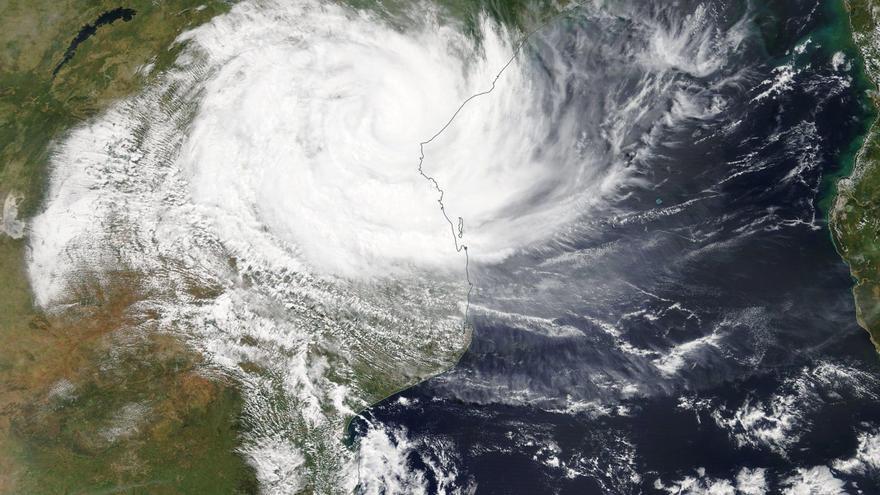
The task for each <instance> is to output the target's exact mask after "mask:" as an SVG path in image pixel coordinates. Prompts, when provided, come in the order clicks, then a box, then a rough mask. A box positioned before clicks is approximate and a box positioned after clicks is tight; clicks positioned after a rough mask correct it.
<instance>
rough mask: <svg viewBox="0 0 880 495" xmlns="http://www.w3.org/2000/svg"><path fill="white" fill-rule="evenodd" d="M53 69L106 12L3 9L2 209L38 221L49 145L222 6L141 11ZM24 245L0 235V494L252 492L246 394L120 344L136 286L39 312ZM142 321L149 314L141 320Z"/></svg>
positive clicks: (193, 366)
mask: <svg viewBox="0 0 880 495" xmlns="http://www.w3.org/2000/svg"><path fill="white" fill-rule="evenodd" d="M122 7H124V8H126V9H133V10H134V11H135V13H134V15H133V16H130V18H129V19H127V20H126V19H124V18H121V19H117V20H115V21H114V22H112V23H105V24H103V25H100V26H97V27H96V28H95V30H94V33H93V34H92V36H90V37H88V38H87V39H84V40H83V41H82V42H81V43H80V44H79V45H78V47H77V49H76V51H75V53H73V54H72V57H70V59H69V60H68V61H66V62H65V63H64V64H63V65H61V67H60V68H59V69H58V71H57V74H55V75H53V71H54V70H55V69H56V68H57V67H58V66H59V64H60V63H61V62H62V60H63V59H64V55H65V53H66V52H67V51H68V47H69V46H70V44H71V42H72V41H73V40H74V38H75V37H76V36H77V35H78V34H79V33H80V31H81V29H83V28H84V26H87V25H93V26H94V25H95V23H96V21H97V20H98V19H99V17H100V16H101V15H102V13H104V12H107V11H111V10H113V9H118V8H120V5H119V4H118V3H117V2H115V1H109V0H66V1H56V0H51V1H50V0H0V207H2V205H3V203H4V201H5V200H6V198H7V197H8V196H9V195H10V194H11V195H14V197H16V198H20V204H19V207H20V212H19V216H20V217H22V218H28V217H30V216H32V215H33V214H34V213H35V212H36V211H38V209H39V206H40V202H41V199H42V198H41V196H42V194H43V191H44V188H45V187H46V178H47V175H48V173H47V164H48V159H49V156H50V153H51V143H52V142H53V141H56V140H58V139H60V138H62V137H63V135H64V133H65V132H66V131H67V130H69V129H71V128H72V127H74V126H76V125H77V124H81V123H83V122H85V121H86V120H87V119H89V118H91V117H93V116H95V115H96V114H98V113H99V112H101V111H102V110H104V109H105V108H107V106H108V105H109V104H110V103H112V102H113V101H115V100H117V99H119V98H122V97H124V96H126V95H129V94H131V93H132V92H134V91H136V90H137V89H139V88H140V87H142V86H143V85H144V84H145V83H147V82H148V81H149V80H150V78H151V77H152V76H153V75H154V74H156V73H157V72H158V71H159V70H161V69H162V67H163V66H167V65H168V64H169V63H171V62H172V61H173V60H174V57H175V50H176V49H175V48H172V45H173V40H174V39H175V38H176V37H177V36H178V34H180V33H181V32H182V31H183V30H185V29H187V28H188V27H191V26H194V25H197V24H200V23H203V22H205V21H206V20H208V19H210V18H211V17H212V16H214V15H216V14H218V13H219V12H222V11H224V10H225V9H227V8H228V5H227V4H226V3H225V2H220V1H214V0H196V1H193V0H175V1H162V0H132V1H130V2H128V3H127V4H124V5H122ZM25 249H26V238H22V239H13V238H12V237H10V236H7V235H4V234H0V287H2V295H0V339H2V341H3V345H2V346H0V493H10V494H13V493H14V494H22V493H27V494H42V493H46V494H59V493H253V492H256V491H257V486H256V480H255V475H254V472H253V469H252V468H251V467H250V466H248V465H247V464H246V463H245V462H244V460H243V459H242V458H241V456H240V455H238V454H237V453H236V448H237V446H238V445H239V443H238V438H239V425H238V418H239V416H240V413H241V398H240V396H239V393H238V390H237V388H236V387H235V384H234V383H230V382H229V381H228V380H227V379H225V378H223V377H217V376H212V375H211V374H210V373H209V372H208V371H207V370H206V369H205V367H204V366H202V364H201V362H202V359H201V357H200V356H199V355H197V354H195V353H194V352H192V351H191V350H190V349H188V348H187V347H185V346H184V345H183V344H182V343H181V342H179V341H177V340H175V339H174V338H172V337H169V336H165V335H161V334H158V333H153V334H140V335H135V334H132V332H127V331H126V330H127V329H129V328H130V327H131V326H133V324H139V325H141V327H143V323H144V322H143V321H136V322H135V321H132V318H133V317H132V316H131V315H130V314H129V312H128V311H127V308H128V307H129V306H130V305H131V304H132V303H133V302H136V301H137V300H138V298H140V297H142V296H143V294H141V293H140V289H139V284H138V280H137V278H138V274H136V273H125V272H120V273H117V274H115V275H114V276H113V277H112V280H111V282H110V284H109V285H107V284H98V283H97V282H95V283H89V282H88V281H83V282H82V284H81V286H80V287H77V288H72V290H71V295H70V297H71V301H73V302H74V303H75V304H73V305H72V306H71V307H70V309H68V310H65V311H63V312H61V313H52V314H44V313H42V312H41V311H39V310H38V309H36V308H34V307H33V303H32V295H31V291H30V287H29V285H28V281H27V278H26V275H25V272H24V256H25ZM138 318H141V319H142V318H144V316H143V315H138Z"/></svg>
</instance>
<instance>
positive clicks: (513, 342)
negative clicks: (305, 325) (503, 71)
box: [350, 0, 880, 494]
mask: <svg viewBox="0 0 880 495" xmlns="http://www.w3.org/2000/svg"><path fill="white" fill-rule="evenodd" d="M682 44H684V45H682ZM682 47H684V48H682ZM672 48H676V50H677V51H676V53H677V54H678V55H676V57H678V58H670V57H666V58H664V57H663V56H662V55H663V54H664V53H667V52H666V51H665V50H667V49H669V50H671V49H672ZM681 54H684V55H681ZM645 57H648V59H651V57H654V59H656V61H657V64H665V65H663V67H661V68H660V69H657V70H654V71H651V70H647V69H640V68H639V67H642V66H644V61H645V60H648V59H646V58H645ZM518 59H519V60H520V61H521V63H523V64H527V65H528V67H529V68H530V69H531V70H532V71H533V73H534V74H544V75H545V76H544V77H546V78H547V80H548V81H549V83H548V84H546V85H545V87H549V88H553V89H552V91H554V92H555V93H553V96H554V98H551V97H550V96H548V98H547V105H548V106H552V105H554V104H557V103H558V102H559V101H561V102H563V104H564V105H567V106H568V108H573V109H574V111H573V112H572V114H571V115H570V116H568V117H566V118H564V119H562V118H561V119H560V122H561V124H560V125H563V123H566V124H565V125H569V124H567V122H569V121H568V120H566V119H570V120H571V122H573V123H571V124H570V125H574V126H576V128H577V129H578V130H579V133H578V135H580V136H581V138H582V139H581V140H579V146H581V147H582V148H583V149H585V150H587V151H586V155H585V156H587V155H588V156H589V158H584V159H594V160H596V161H597V163H605V162H608V163H611V162H615V163H622V164H623V167H624V168H625V169H626V170H628V171H629V172H628V173H631V174H632V176H633V177H635V179H636V180H633V181H631V182H630V183H628V185H627V186H626V188H624V189H623V190H621V191H619V193H618V194H615V195H614V197H613V199H611V200H608V201H604V202H601V203H596V204H591V205H590V207H589V208H585V210H584V211H586V212H587V213H585V214H584V215H582V216H581V217H580V218H579V219H578V221H577V222H576V223H575V224H574V226H572V227H570V228H567V229H566V230H565V231H564V232H561V233H558V234H557V235H556V236H555V237H554V238H553V239H552V240H550V241H548V242H545V243H543V244H541V245H540V246H537V247H534V248H531V249H527V250H524V251H522V252H521V253H519V254H516V255H514V256H510V257H508V258H506V259H504V261H502V262H495V263H490V262H482V263H480V262H476V263H472V266H471V276H472V279H473V280H474V282H475V290H474V293H473V296H472V298H471V301H470V307H469V319H470V323H471V324H472V325H473V340H472V342H471V344H470V347H469V349H468V351H467V352H466V353H465V355H464V356H463V357H462V359H461V361H460V362H459V363H458V365H457V366H456V367H455V368H454V369H452V370H450V371H448V372H446V373H444V374H442V375H440V376H437V377H434V378H432V379H429V380H427V381H426V382H423V383H422V384H420V385H418V386H416V387H413V388H411V389H408V390H405V391H403V392H401V393H399V394H397V395H395V396H393V397H390V398H388V399H386V400H384V401H383V402H381V403H379V404H377V405H375V406H373V407H371V408H370V409H368V410H367V411H365V412H363V413H362V414H361V415H360V416H359V417H358V418H357V419H356V420H355V421H354V422H353V423H352V425H351V427H350V432H351V435H352V437H353V439H354V441H356V442H359V443H360V446H361V453H360V454H359V455H360V460H359V463H360V479H361V482H360V490H361V492H363V493H383V492H387V493H391V492H392V491H393V489H394V487H398V488H401V489H402V490H404V491H410V490H408V489H407V487H409V488H410V489H412V490H411V491H412V492H418V491H420V490H421V491H424V492H427V493H455V492H461V493H469V492H471V491H473V490H476V493H480V494H484V493H485V494H492V493H530V494H531V493H558V494H569V493H570V494H590V493H667V492H672V493H675V492H677V491H678V490H682V492H683V493H703V492H701V491H700V490H709V489H713V488H714V489H719V490H721V489H726V488H730V489H731V490H732V489H733V488H737V489H739V490H741V491H742V492H743V493H764V492H768V493H771V492H772V493H778V492H782V491H784V490H796V489H801V488H804V487H806V488H811V487H812V488H813V489H815V490H819V489H820V488H816V487H824V488H822V489H829V490H832V491H833V490H835V489H838V490H843V491H846V492H850V493H880V482H878V480H877V478H876V473H877V471H876V469H877V467H878V466H877V465H876V463H877V462H878V461H877V458H876V454H877V452H880V450H874V451H873V454H874V455H872V450H871V449H872V448H874V449H880V401H878V397H880V359H878V355H877V353H876V351H875V350H874V348H873V346H872V344H871V342H870V341H869V338H868V335H867V333H866V332H865V331H863V330H862V329H860V328H859V327H858V325H857V323H856V320H855V310H854V307H853V302H852V297H851V294H850V288H851V286H852V280H851V278H850V276H849V272H848V269H847V267H846V265H845V264H844V263H843V262H842V261H841V259H840V257H839V256H838V255H837V253H836V252H835V249H834V246H833V243H832V240H831V237H830V234H829V231H828V224H827V219H826V218H827V212H826V211H825V210H823V208H822V207H820V204H822V205H825V204H827V199H828V198H829V197H830V196H831V195H833V193H834V189H833V184H834V177H836V176H839V175H840V174H842V173H846V170H847V167H849V166H850V164H851V161H852V159H853V155H854V152H855V150H856V149H857V147H858V145H859V144H860V139H861V136H862V135H863V133H864V132H865V130H866V128H867V125H868V122H869V121H870V119H872V118H873V111H872V110H871V108H870V106H869V101H868V98H867V94H866V92H867V90H868V84H867V82H866V78H865V75H864V73H863V68H862V66H861V64H860V62H859V60H858V54H857V51H856V49H855V47H854V46H853V45H852V42H851V39H850V38H849V35H848V33H847V20H846V17H845V12H844V11H843V8H842V5H840V2H816V1H806V0H797V1H787V2H758V3H757V4H747V3H744V2H719V1H714V2H690V1H681V2H675V3H670V2H636V1H633V2H622V3H621V2H617V3H615V2H610V3H609V5H605V4H590V5H588V6H584V7H578V8H575V9H573V10H570V11H568V12H567V13H566V14H565V15H562V16H560V17H558V18H556V19H554V20H553V21H551V22H550V23H549V24H548V25H546V26H544V27H543V28H541V29H540V30H539V31H538V32H536V33H535V34H534V35H532V37H530V38H529V39H528V41H527V42H526V43H525V45H524V47H523V49H522V51H521V52H520V53H519V55H518ZM637 62H638V63H637ZM560 67H564V68H566V70H565V71H564V73H565V74H566V76H565V77H561V76H558V74H559V73H560V71H559V68H560ZM499 84H504V78H503V76H502V78H501V79H500V81H499ZM646 88H648V89H646ZM548 94H549V93H548ZM560 95H562V97H561V98H560ZM486 98H488V99H489V100H488V101H491V98H492V95H491V94H490V95H487V96H486ZM628 105H629V106H632V107H633V108H629V107H628ZM548 111H550V110H548ZM626 112H630V113H626ZM618 114H626V115H635V117H632V118H627V119H619V121H620V122H625V123H626V125H625V129H623V130H621V126H616V124H615V122H617V121H615V118H614V116H615V115H618ZM615 132H618V134H616V135H614V133H615ZM610 135H614V136H617V137H613V138H609V136H610ZM463 217H464V218H465V220H466V219H467V215H466V214H465V215H463ZM872 462H873V463H874V465H873V467H872V465H871V463H872ZM872 469H874V470H873V471H872ZM749 490H752V491H749ZM731 493H732V492H731Z"/></svg>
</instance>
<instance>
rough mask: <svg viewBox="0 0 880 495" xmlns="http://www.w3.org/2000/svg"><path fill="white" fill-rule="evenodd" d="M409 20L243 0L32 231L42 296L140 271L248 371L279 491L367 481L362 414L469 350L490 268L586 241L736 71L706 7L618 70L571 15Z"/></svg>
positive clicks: (69, 183)
mask: <svg viewBox="0 0 880 495" xmlns="http://www.w3.org/2000/svg"><path fill="white" fill-rule="evenodd" d="M584 8H585V9H588V10H589V9H597V10H596V12H594V14H595V15H597V16H598V15H600V14H601V15H602V16H604V15H605V14H602V13H601V12H600V10H601V9H600V7H594V6H590V5H587V6H585V7H584ZM391 17H393V16H391ZM403 18H405V19H406V22H402V21H400V20H399V19H398V18H396V17H394V18H388V17H385V16H382V15H380V14H376V13H366V12H363V11H356V10H354V9H350V8H346V7H343V6H339V5H336V4H321V3H317V2H311V1H301V2H269V1H256V0H255V1H244V2H241V3H238V4H236V5H235V6H234V7H233V8H232V9H231V11H230V12H229V13H228V14H225V15H223V16H220V17H218V18H216V19H214V20H212V21H211V22H210V23H208V24H206V25H203V26H201V27H198V28H196V29H194V30H192V31H190V32H188V33H185V34H184V35H182V36H181V37H180V39H179V40H178V42H179V43H181V44H184V49H183V50H182V52H181V55H180V56H179V58H178V60H177V61H176V64H175V65H174V66H172V67H171V68H168V69H167V70H164V71H162V72H161V73H158V74H151V75H150V76H149V81H150V84H149V85H148V87H147V88H146V89H145V90H144V91H143V92H142V93H141V94H139V95H135V96H133V97H131V98H129V99H126V100H123V101H121V102H119V103H118V104H116V105H114V106H113V108H111V109H110V110H108V111H107V112H106V113H105V114H104V115H101V116H100V117H98V118H97V119H94V120H93V121H90V122H89V123H87V124H85V125H83V126H81V127H79V128H77V129H75V130H73V131H72V132H71V133H70V134H69V135H68V136H66V137H65V139H64V140H63V141H62V142H60V143H58V144H57V146H56V150H55V154H54V156H53V160H52V165H53V168H52V177H51V184H50V188H49V191H48V195H47V203H46V208H45V210H44V211H43V212H42V213H41V214H40V215H39V216H37V217H36V218H35V219H34V220H33V222H32V224H31V226H30V229H31V232H32V236H31V250H30V259H29V267H28V269H29V274H30V277H31V281H32V284H33V287H34V290H35V293H36V299H37V302H38V303H39V304H41V305H42V306H44V307H47V308H62V309H63V307H64V305H65V304H66V303H68V302H70V301H69V293H70V292H69V290H68V289H69V288H70V287H71V286H75V285H76V284H80V283H82V282H83V281H84V280H96V281H97V282H98V283H99V284H107V283H108V281H109V280H111V279H112V274H113V273H114V272H115V271H117V270H125V271H127V272H134V273H137V274H139V275H140V276H141V278H142V279H143V288H142V290H141V292H140V293H141V294H143V297H142V299H143V300H140V301H138V302H137V303H136V304H135V305H134V306H133V307H132V312H133V313H134V314H138V315H142V316H144V315H148V316H149V317H143V318H140V319H137V321H138V322H139V323H137V324H133V328H130V329H127V330H134V331H141V330H156V329H158V330H161V331H169V332H175V333H177V334H178V335H181V336H182V337H183V338H184V339H186V341H187V342H189V343H191V345H192V346H193V347H194V348H195V349H197V350H198V351H199V352H201V353H203V354H204V355H206V356H207V357H208V358H209V361H210V363H211V365H212V366H214V367H216V368H218V369H220V370H223V372H224V373H226V374H228V375H232V376H234V377H235V378H236V379H237V380H239V381H240V382H241V383H242V387H243V389H244V391H245V398H246V407H245V415H246V417H247V418H248V420H249V421H250V422H251V424H253V425H254V426H253V428H251V430H249V432H248V438H247V439H246V442H245V446H244V447H243V451H244V452H245V454H247V455H248V457H249V459H250V460H251V461H252V463H253V464H254V466H256V468H257V471H258V476H259V478H260V481H261V483H262V485H263V486H264V487H265V488H266V490H267V492H277V493H292V492H295V491H296V490H298V489H301V488H304V487H308V488H310V489H312V490H313V491H315V492H317V493H332V492H334V491H335V490H337V489H339V488H340V487H342V488H345V489H346V490H347V491H349V492H350V491H351V489H352V488H353V486H354V484H355V483H356V469H355V468H354V466H355V465H356V463H357V461H356V460H355V459H354V458H353V456H354V454H353V453H352V452H351V451H350V450H349V449H347V448H346V447H345V446H344V445H343V444H342V442H341V441H340V432H341V431H342V428H343V426H344V425H345V424H346V418H348V417H350V416H351V415H352V414H354V412H355V411H357V410H359V409H361V408H363V407H365V406H367V405H369V404H370V403H371V402H373V401H376V400H378V399H381V398H383V397H384V396H386V395H387V394H389V393H391V392H393V391H395V390H399V389H400V388H402V387H405V386H408V385H411V384H413V383H416V382H418V381H419V380H422V379H424V378H426V377H428V376H432V375H434V374H437V373H439V372H441V371H443V370H445V369H448V368H449V366H451V365H452V364H453V363H454V362H455V361H456V360H457V358H458V356H460V354H461V352H463V350H464V349H465V347H466V346H467V343H468V340H469V333H468V329H467V328H466V326H464V325H463V324H462V323H463V316H464V311H463V309H464V307H465V305H464V302H465V298H466V294H467V288H468V287H467V281H466V279H465V273H464V268H465V263H466V261H468V260H469V261H471V262H476V263H477V264H482V265H487V266H488V265H491V264H493V263H499V262H501V261H503V260H505V259H507V258H508V257H509V256H511V255H512V254H514V253H517V252H520V251H522V250H524V249H529V248H532V247H535V246H538V247H540V246H541V245H545V244H547V243H550V242H553V241H554V240H557V241H558V240H560V239H563V240H564V238H565V232H566V231H567V230H568V229H572V228H575V227H576V224H577V222H576V220H578V219H580V218H583V217H584V216H586V215H588V214H589V212H590V211H591V209H592V208H599V207H601V206H602V204H603V202H605V199H606V198H607V197H610V196H611V195H614V194H616V193H617V192H619V191H620V190H621V187H622V186H623V185H625V184H631V183H633V177H635V175H637V174H636V173H635V172H637V170H638V167H637V164H638V161H639V159H640V157H643V156H645V155H646V154H649V153H651V142H652V136H653V133H654V132H655V131H657V129H658V128H659V127H663V126H667V127H668V126H674V125H675V123H676V122H677V121H678V120H682V119H699V118H703V117H705V116H706V115H712V114H713V112H716V113H717V111H718V108H719V105H720V103H719V102H717V101H716V100H713V99H712V98H711V95H707V93H706V91H704V89H702V88H700V87H698V86H697V85H694V84H687V83H682V78H681V77H680V75H681V74H688V75H689V76H692V77H694V78H698V77H702V76H704V75H706V74H710V73H712V72H713V71H715V70H716V69H717V68H718V63H717V60H716V58H713V57H715V55H714V54H715V53H716V51H710V50H703V49H702V48H699V47H702V46H704V45H706V44H711V43H710V41H712V40H711V39H710V38H708V37H706V36H702V35H701V33H703V32H704V31H702V30H701V29H702V25H701V23H700V18H699V16H694V17H693V18H689V19H686V20H685V22H683V23H682V24H681V25H680V26H679V27H677V28H676V30H673V31H669V30H666V29H665V28H664V26H661V25H652V24H650V23H648V24H640V25H636V27H637V28H638V29H641V30H642V31H644V33H645V34H646V35H645V36H643V37H641V38H640V39H644V40H647V41H646V42H645V43H643V44H641V45H639V46H636V47H635V48H634V47H633V46H629V45H626V44H620V43H619V42H616V43H617V44H610V45H609V46H608V47H606V48H605V49H603V51H601V52H595V53H593V55H592V56H597V57H602V58H603V59H602V60H601V62H602V64H603V66H607V67H610V69H605V70H602V71H600V70H592V69H596V67H593V66H591V65H590V64H591V63H593V64H597V66H598V62H597V61H592V62H591V60H590V59H589V58H587V59H579V54H581V53H591V52H590V50H589V41H590V40H588V39H580V38H575V39H574V40H573V41H570V42H566V43H561V42H559V41H560V40H559V36H558V34H559V33H558V29H557V28H555V27H554V26H549V27H546V28H545V29H544V30H543V32H542V33H541V37H542V38H541V39H542V40H543V41H542V42H535V43H527V44H525V45H522V46H521V45H520V41H522V40H523V39H524V36H525V35H524V34H523V33H510V32H508V31H507V30H505V28H502V27H500V26H499V25H497V24H496V23H494V22H492V21H490V20H488V19H486V18H480V19H478V21H477V26H476V28H477V31H478V33H477V35H476V36H469V35H466V34H464V33H465V32H466V30H465V29H463V27H462V26H461V25H460V21H457V20H450V19H447V18H444V16H443V15H441V13H440V12H438V11H437V10H436V9H435V8H429V7H427V6H423V5H420V6H418V8H413V9H412V11H411V12H408V13H407V15H405V16H403ZM601 18H602V19H604V18H605V17H601ZM599 32H601V31H599ZM706 32H708V31H706ZM621 39H623V38H621ZM723 41H724V42H725V43H727V42H730V43H735V40H734V41H730V40H723ZM573 54H574V55H573ZM683 54H687V56H685V55H683ZM526 55H527V56H526ZM575 61H577V63H574V62H575ZM144 71H145V73H149V67H146V68H145V69H144ZM575 82H576V83H577V84H575ZM573 88H577V89H573ZM713 109H714V110H713ZM560 242H561V241H560ZM464 245H467V247H468V251H467V255H468V260H466V259H465V257H464V255H463V253H462V252H461V250H459V249H458V248H460V247H461V246H464ZM478 285H479V282H478ZM206 289H208V290H206ZM245 363H247V364H248V366H245V365H244V364H245ZM254 363H256V364H254ZM279 395H280V396H283V399H284V400H283V401H280V402H281V403H284V404H288V405H289V406H288V408H287V409H283V408H279V406H278V404H279Z"/></svg>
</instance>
